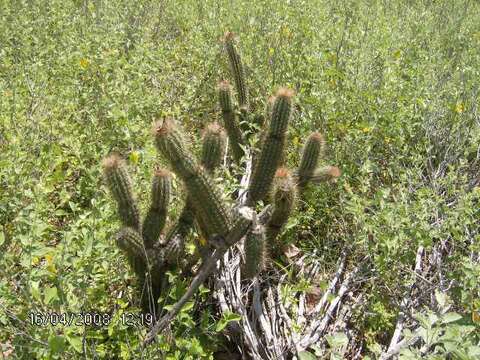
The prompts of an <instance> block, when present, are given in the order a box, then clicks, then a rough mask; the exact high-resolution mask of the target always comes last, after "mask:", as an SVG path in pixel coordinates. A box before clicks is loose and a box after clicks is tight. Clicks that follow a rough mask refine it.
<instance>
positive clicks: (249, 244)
mask: <svg viewBox="0 0 480 360" xmlns="http://www.w3.org/2000/svg"><path fill="white" fill-rule="evenodd" d="M265 245H266V241H265V229H264V228H263V227H262V226H256V227H255V228H253V229H252V230H251V231H249V232H248V233H247V236H246V238H245V243H244V249H245V266H244V268H243V273H242V275H243V277H244V278H246V279H251V278H253V277H255V276H257V275H258V274H259V273H260V272H261V271H262V270H263V269H264V267H265V258H266V246H265Z"/></svg>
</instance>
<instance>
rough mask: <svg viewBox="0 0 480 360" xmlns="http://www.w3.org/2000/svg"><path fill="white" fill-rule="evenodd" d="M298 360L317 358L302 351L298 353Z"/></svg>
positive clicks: (314, 359)
mask: <svg viewBox="0 0 480 360" xmlns="http://www.w3.org/2000/svg"><path fill="white" fill-rule="evenodd" d="M298 360H317V357H316V356H315V355H313V354H312V353H311V352H308V351H302V352H300V353H298Z"/></svg>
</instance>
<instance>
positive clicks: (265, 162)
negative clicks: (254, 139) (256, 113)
mask: <svg viewBox="0 0 480 360" xmlns="http://www.w3.org/2000/svg"><path fill="white" fill-rule="evenodd" d="M292 97H293V92H292V91H291V90H289V89H285V88H282V89H280V90H279V91H278V92H277V95H276V97H275V102H274V104H273V107H272V114H271V119H270V122H269V124H268V132H267V133H266V134H265V136H264V138H263V142H262V149H261V152H260V154H259V156H258V160H256V164H255V169H254V171H253V174H252V177H251V179H250V184H249V189H248V204H254V203H255V202H257V201H259V200H262V199H263V198H264V197H265V196H266V195H267V194H268V192H269V191H270V187H271V184H272V180H273V177H274V175H275V171H276V170H277V168H278V166H279V165H280V163H281V161H282V158H283V151H284V146H285V136H286V131H287V126H288V122H289V119H290V113H291V109H292Z"/></svg>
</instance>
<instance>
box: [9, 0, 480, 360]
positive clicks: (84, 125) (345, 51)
mask: <svg viewBox="0 0 480 360" xmlns="http://www.w3.org/2000/svg"><path fill="white" fill-rule="evenodd" d="M0 15H1V19H2V21H0V44H1V45H2V46H1V47H0V154H1V155H0V264H1V266H0V344H1V348H0V354H2V352H3V356H4V357H8V356H9V355H8V354H10V356H11V357H18V358H42V359H43V358H47V359H50V358H65V357H67V356H69V357H74V358H76V357H86V358H95V357H96V358H111V357H112V356H113V357H119V358H130V357H136V356H138V352H137V349H136V345H137V344H138V341H139V333H141V332H142V331H144V330H142V329H141V328H134V327H131V326H130V327H129V326H127V325H126V324H125V323H124V322H122V319H121V314H122V313H127V312H134V309H132V308H131V307H130V304H131V303H132V302H133V300H134V296H135V294H134V291H133V287H132V286H131V283H132V279H133V275H132V274H131V273H130V272H129V270H128V267H127V265H126V262H125V261H124V259H123V258H122V256H120V253H119V251H118V250H117V249H116V247H115V246H114V242H113V234H114V233H115V231H116V230H117V228H118V222H117V219H116V216H115V209H114V206H113V204H112V202H111V201H110V198H109V196H108V195H107V193H106V189H105V187H104V185H103V182H102V176H101V169H100V162H101V159H102V158H104V157H105V156H106V155H107V154H108V153H110V152H111V151H113V150H117V151H119V152H120V153H122V154H123V155H124V156H125V157H126V158H128V159H129V165H130V168H131V169H132V170H133V172H134V178H135V182H136V185H137V186H136V189H137V194H138V196H139V198H140V200H141V201H143V203H144V205H145V201H146V200H147V194H146V193H145V192H146V191H147V189H149V185H148V184H149V181H150V177H151V174H152V170H153V164H154V163H155V162H157V161H159V159H157V155H156V151H155V149H154V146H153V142H152V139H151V136H150V127H151V123H152V121H153V120H154V119H155V118H156V117H158V116H163V115H172V116H174V117H176V118H178V119H180V121H181V122H182V123H183V124H184V125H185V126H186V127H187V128H188V129H189V130H190V131H191V132H192V133H193V134H199V133H200V130H201V129H202V128H203V127H204V126H205V125H206V124H207V123H208V122H210V121H211V120H213V119H215V118H218V116H219V112H218V109H217V108H216V107H215V106H216V104H215V101H214V100H213V99H214V97H215V85H216V83H217V81H218V80H220V79H221V78H223V77H224V76H225V73H226V71H227V67H226V64H225V62H224V60H223V58H222V56H221V53H220V50H221V49H220V45H219V41H218V40H219V38H220V37H221V36H222V35H223V33H224V32H225V31H227V30H232V31H234V32H235V33H236V34H237V35H238V37H239V39H240V43H241V47H242V49H243V51H242V54H243V59H244V61H245V63H246V64H247V76H248V85H249V88H250V89H251V90H250V91H251V96H252V98H253V103H254V105H255V106H257V107H258V108H260V107H261V106H264V103H265V100H266V97H267V96H268V95H270V94H272V93H273V92H274V90H276V89H277V88H278V87H280V86H290V87H292V88H294V89H295V91H296V93H297V96H296V98H297V99H296V103H297V109H296V115H295V117H294V120H293V121H294V125H293V126H292V131H290V133H289V141H290V144H291V146H292V147H291V151H288V152H287V153H288V154H289V155H288V161H289V163H290V164H297V163H298V153H297V152H296V151H293V149H296V148H297V147H298V146H299V145H300V144H302V143H303V141H304V139H305V137H306V136H307V134H308V133H309V132H310V131H311V130H319V131H321V132H322V133H324V134H325V136H326V138H327V142H328V144H329V149H328V160H329V162H330V163H333V164H335V165H337V166H339V167H340V168H341V170H342V173H343V175H342V177H341V178H340V180H339V181H338V182H337V183H336V184H335V185H334V186H332V185H322V186H320V187H317V188H314V189H310V190H309V191H308V194H307V196H308V199H310V200H311V201H309V202H308V203H307V204H303V205H302V211H301V212H299V213H298V214H297V215H296V216H295V218H294V219H293V220H292V224H296V225H297V226H296V227H291V228H289V229H288V230H287V231H286V233H285V235H284V239H285V241H288V242H295V243H296V244H297V245H298V246H300V247H301V248H302V249H303V250H304V251H307V252H313V253H315V256H316V257H317V258H318V261H319V262H320V263H321V264H322V267H324V268H325V273H326V275H327V276H328V275H329V274H330V275H331V274H332V272H333V271H334V270H335V268H334V267H335V263H336V260H337V258H338V256H339V254H340V252H341V250H342V248H344V247H347V248H350V249H351V250H352V252H353V254H355V255H354V256H353V257H352V258H351V259H350V266H352V264H354V263H355V261H356V259H359V258H360V257H362V256H364V255H369V256H370V261H371V269H373V270H372V272H371V274H370V275H369V276H368V279H366V281H365V283H364V284H363V285H362V286H363V289H365V290H364V291H365V294H366V296H365V299H364V301H365V304H364V309H366V310H365V311H360V312H359V313H358V314H356V315H355V316H356V317H355V324H354V328H355V329H356V330H358V332H359V334H360V335H359V337H360V340H359V341H361V342H362V343H363V344H364V345H365V346H364V350H363V354H364V355H368V356H371V357H372V358H375V357H376V356H378V354H377V353H378V349H379V348H380V349H381V348H382V346H383V347H385V346H386V345H388V341H389V338H390V337H391V334H392V332H393V329H394V326H395V321H396V317H397V314H398V302H399V299H401V298H402V296H403V295H404V294H405V291H406V290H405V289H406V287H408V284H409V283H410V282H411V280H412V271H411V268H412V266H413V265H414V264H415V253H416V250H417V248H418V246H419V245H422V246H424V247H425V249H426V250H427V251H432V252H433V249H437V250H438V249H441V252H443V253H444V254H445V256H444V258H443V263H442V264H441V265H438V266H439V268H438V269H437V268H435V265H434V264H432V265H431V270H430V271H431V272H435V271H436V272H438V274H439V275H438V276H437V278H438V277H440V278H441V279H440V280H441V282H442V284H443V285H441V286H440V285H439V286H440V287H439V288H440V289H441V290H443V292H445V294H447V296H448V299H449V301H450V302H451V306H452V309H454V311H456V312H458V313H459V314H461V315H462V319H463V320H462V321H463V324H465V325H466V324H470V325H471V326H476V330H477V331H478V329H479V328H478V326H479V325H478V323H476V325H475V323H474V322H473V321H472V320H471V318H472V316H473V317H474V315H473V314H474V313H475V311H478V309H480V300H479V290H478V289H479V283H478V280H476V279H477V278H478V276H479V275H480V265H479V262H478V261H479V255H478V253H479V251H480V245H479V235H478V218H479V212H478V200H479V195H480V192H479V190H478V189H479V187H478V186H479V182H478V181H479V180H478V179H479V161H480V160H479V155H478V153H479V148H478V144H479V140H480V131H479V124H480V123H479V115H478V104H479V103H480V101H479V82H478V80H479V78H480V70H479V69H480V51H479V49H480V21H479V20H480V5H479V3H478V2H475V1H468V0H460V1H389V2H381V1H363V0H362V1H342V2H338V3H337V2H328V1H317V0H315V1H300V0H292V1H285V2H266V1H252V2H249V3H244V2H240V1H210V0H208V1H203V2H194V1H190V0H186V1H183V2H173V1H161V2H155V1H148V0H142V1H140V2H138V3H137V2H130V1H120V0H116V1H110V2H106V1H101V0H94V1H88V0H85V1H78V0H77V1H71V2H64V1H50V2H29V1H4V2H2V3H1V4H0ZM141 189H144V190H143V192H140V191H141ZM176 196H177V197H178V199H177V200H180V199H181V198H182V194H181V192H179V191H177V192H176ZM314 205H315V206H314ZM175 211H177V212H178V211H179V208H175V209H174V212H173V214H172V215H171V217H173V216H174V215H175ZM175 276H176V275H175V274H172V277H175ZM437 278H436V281H437V280H438V279H437ZM440 280H438V281H440ZM449 284H450V285H449ZM177 286H178V289H177V290H176V291H177V292H178V293H181V292H182V286H184V285H182V283H180V282H179V284H178V285H177ZM434 304H435V302H434ZM430 310H431V311H434V310H435V309H434V308H431V309H430ZM81 311H85V312H88V311H96V312H99V313H108V314H111V315H112V320H111V321H110V322H109V325H108V326H103V327H82V326H56V327H54V326H45V327H42V326H35V325H32V324H31V321H30V320H31V319H30V316H29V314H30V312H35V313H43V314H47V313H52V312H58V313H66V312H73V313H78V312H81ZM193 315H194V314H193V313H192V311H186V312H185V313H184V315H183V318H181V319H180V320H179V321H178V326H176V328H175V329H174V331H173V334H172V337H173V339H175V341H173V340H171V341H167V340H165V341H163V340H162V342H161V343H160V344H159V349H161V350H158V349H157V350H155V351H161V352H162V354H168V356H170V358H172V359H173V358H199V357H205V358H208V357H209V356H212V354H213V352H215V351H217V350H218V349H219V348H220V347H221V341H220V340H218V338H219V336H218V334H217V333H216V332H215V330H214V329H215V324H216V321H217V320H218V319H215V317H214V314H213V313H209V312H206V313H205V314H204V315H203V318H202V321H201V322H200V323H198V320H197V319H196V318H195V317H194V316H193ZM193 319H196V320H195V321H194V320H193ZM469 319H470V320H469ZM192 324H193V325H195V324H197V326H192ZM452 337H454V336H452ZM456 340H457V341H458V344H457V346H458V348H459V349H461V348H467V347H468V346H474V345H475V344H478V341H479V339H478V333H477V335H471V336H470V337H465V338H463V339H458V338H457V339H456ZM437 350H438V349H437ZM411 351H412V354H413V355H412V356H414V357H415V356H416V354H417V353H415V350H414V349H412V350H411ZM155 354H157V353H154V354H153V355H151V356H155ZM432 354H433V353H432ZM157 355H158V354H157ZM149 356H150V355H149ZM345 356H346V355H345ZM432 356H433V355H432Z"/></svg>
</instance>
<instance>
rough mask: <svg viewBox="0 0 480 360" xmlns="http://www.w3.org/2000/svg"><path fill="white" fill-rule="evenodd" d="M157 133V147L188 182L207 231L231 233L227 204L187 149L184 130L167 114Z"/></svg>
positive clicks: (186, 184)
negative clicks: (182, 131) (167, 116)
mask: <svg viewBox="0 0 480 360" xmlns="http://www.w3.org/2000/svg"><path fill="white" fill-rule="evenodd" d="M154 135H155V141H156V146H157V149H158V150H159V151H160V152H161V153H162V154H163V155H164V156H165V158H166V159H167V160H168V161H169V163H170V165H171V167H172V168H173V169H174V171H175V172H176V173H177V175H178V176H179V177H180V178H181V179H182V180H183V182H184V183H185V186H186V188H187V190H188V194H189V196H190V197H191V199H192V201H193V206H194V208H195V213H196V214H197V215H198V216H199V218H201V220H202V222H203V223H204V224H205V226H206V230H207V233H209V234H219V235H225V234H227V233H228V230H229V226H230V219H229V215H228V212H227V209H226V207H225V204H224V203H223V201H222V199H221V197H220V194H219V191H218V190H217V187H216V185H215V183H214V182H213V181H212V180H211V179H210V177H209V176H208V175H207V174H206V173H205V171H204V170H203V169H202V167H201V166H200V165H199V164H197V163H196V161H195V159H194V158H193V156H192V154H191V153H190V151H189V150H188V149H187V147H186V145H185V141H184V139H183V134H182V133H181V130H180V129H179V128H177V126H176V125H175V124H174V123H173V120H172V119H169V118H167V119H165V120H164V121H163V122H158V123H157V124H156V125H155V127H154Z"/></svg>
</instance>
